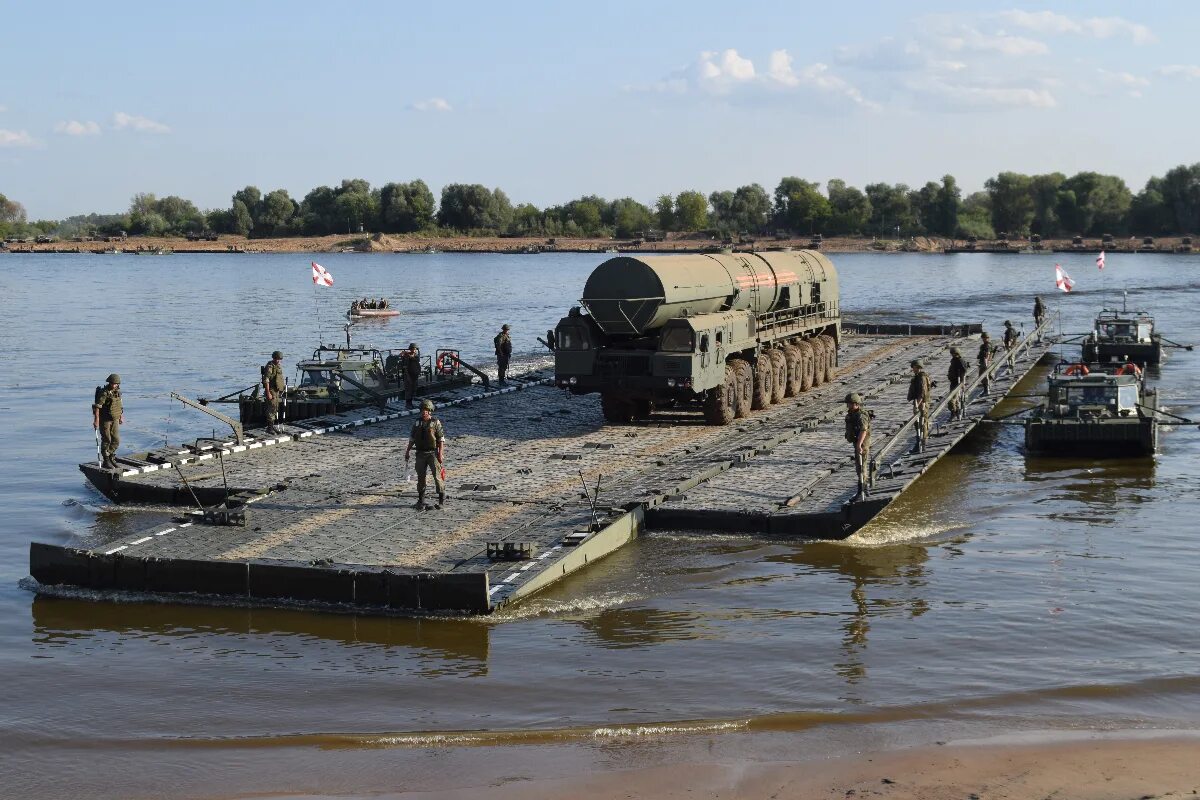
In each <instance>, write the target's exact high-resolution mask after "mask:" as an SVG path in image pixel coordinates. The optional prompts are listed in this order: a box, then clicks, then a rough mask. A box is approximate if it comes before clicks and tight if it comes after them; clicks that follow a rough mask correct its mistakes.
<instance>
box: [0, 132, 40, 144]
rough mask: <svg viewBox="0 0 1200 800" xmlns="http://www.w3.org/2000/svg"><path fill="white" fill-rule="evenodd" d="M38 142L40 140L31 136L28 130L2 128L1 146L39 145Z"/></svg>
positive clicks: (0, 133) (0, 134)
mask: <svg viewBox="0 0 1200 800" xmlns="http://www.w3.org/2000/svg"><path fill="white" fill-rule="evenodd" d="M38 144H40V142H38V140H37V139H34V138H33V137H32V136H30V135H29V132H28V131H10V130H7V129H5V128H0V147H37V145H38Z"/></svg>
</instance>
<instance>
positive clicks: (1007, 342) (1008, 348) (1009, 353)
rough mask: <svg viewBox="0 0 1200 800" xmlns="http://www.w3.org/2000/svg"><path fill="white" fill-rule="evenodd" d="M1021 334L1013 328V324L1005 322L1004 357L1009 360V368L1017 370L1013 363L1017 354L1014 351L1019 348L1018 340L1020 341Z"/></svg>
mask: <svg viewBox="0 0 1200 800" xmlns="http://www.w3.org/2000/svg"><path fill="white" fill-rule="evenodd" d="M1020 338H1021V336H1020V334H1018V333H1017V330H1016V328H1014V327H1013V326H1012V322H1010V321H1009V320H1004V355H1005V358H1007V359H1008V368H1009V369H1016V364H1015V363H1014V361H1013V358H1014V356H1015V354H1014V353H1013V350H1014V349H1015V348H1016V346H1017V340H1018V339H1020Z"/></svg>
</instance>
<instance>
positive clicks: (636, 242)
mask: <svg viewBox="0 0 1200 800" xmlns="http://www.w3.org/2000/svg"><path fill="white" fill-rule="evenodd" d="M814 245H816V246H818V247H819V248H820V249H821V250H823V251H825V252H827V253H869V252H884V253H886V252H909V253H942V252H946V251H947V250H949V251H951V252H961V251H964V250H966V251H970V250H976V251H978V252H987V253H1006V252H1011V253H1020V252H1083V253H1088V252H1099V251H1100V250H1101V249H1105V250H1107V251H1108V252H1113V253H1120V252H1154V253H1175V252H1190V251H1191V242H1190V240H1187V239H1184V238H1180V237H1172V238H1162V239H1157V240H1151V241H1150V242H1147V241H1145V240H1144V239H1141V238H1136V237H1131V238H1127V239H1119V240H1114V241H1111V242H1102V241H1101V240H1100V239H1083V240H1081V241H1072V240H1070V239H1047V240H1045V241H1042V242H1037V243H1031V242H1030V241H1029V240H1024V239H1013V240H997V241H979V242H975V243H969V242H965V241H963V240H961V239H947V238H943V237H937V236H916V237H907V238H903V237H902V238H896V239H890V238H889V239H882V238H878V237H869V236H856V237H830V238H826V239H823V240H821V241H819V242H815V241H814V239H813V238H811V237H807V236H805V237H793V238H775V237H770V238H757V239H754V238H749V237H741V238H739V239H734V240H733V241H732V242H730V241H729V240H725V241H722V240H721V239H719V238H715V237H712V238H709V237H704V236H702V235H699V234H671V235H669V236H668V237H667V238H666V239H665V240H663V241H644V240H640V239H607V238H606V239H583V238H580V239H572V238H565V237H561V236H560V237H554V238H547V237H542V236H538V237H503V236H421V235H415V234H414V235H393V234H384V233H374V234H358V235H348V236H293V237H286V238H278V239H254V238H249V237H246V236H236V235H229V234H222V235H221V236H220V237H218V238H216V239H215V240H211V241H210V240H204V241H188V240H187V239H186V238H184V237H173V236H164V237H154V236H131V237H128V238H125V239H115V237H112V238H109V239H107V240H104V239H93V240H89V241H84V240H72V241H53V242H42V243H38V242H34V241H33V240H27V241H12V242H9V243H8V244H7V249H5V248H4V247H0V253H4V252H12V253H30V252H32V253H67V254H70V253H97V254H99V253H109V252H112V253H118V252H119V253H137V254H147V255H165V254H171V253H229V252H236V253H310V254H318V253H346V252H354V253H413V254H422V253H436V252H441V253H509V254H518V253H523V254H533V253H606V252H626V253H627V252H637V253H702V252H713V251H716V250H720V249H722V248H731V249H733V250H734V251H738V252H750V251H753V250H776V249H783V248H796V249H799V248H808V247H813V246H814Z"/></svg>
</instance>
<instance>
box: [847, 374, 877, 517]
mask: <svg viewBox="0 0 1200 800" xmlns="http://www.w3.org/2000/svg"><path fill="white" fill-rule="evenodd" d="M846 441H847V442H849V443H850V444H852V445H854V471H855V473H856V474H857V475H858V492H857V493H856V494H855V495H854V499H853V500H851V501H850V502H852V503H860V502H862V501H863V500H865V499H866V497H867V495H868V494H870V493H871V487H870V483H871V481H870V461H871V415H870V413H869V412H868V411H867V410H866V409H865V408H863V407H862V395H860V394H859V393H858V392H851V393H850V394H848V395H846Z"/></svg>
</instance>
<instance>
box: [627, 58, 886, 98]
mask: <svg viewBox="0 0 1200 800" xmlns="http://www.w3.org/2000/svg"><path fill="white" fill-rule="evenodd" d="M648 88H649V89H650V90H651V91H656V92H669V93H673V94H687V93H692V92H695V93H699V94H708V95H715V96H722V97H723V96H733V95H735V94H737V95H741V94H754V93H758V94H759V95H763V94H770V93H775V94H791V93H794V92H802V91H806V90H807V91H811V92H816V93H818V94H824V95H833V96H841V97H843V98H846V99H848V100H850V101H851V102H853V103H854V104H856V105H859V106H862V107H864V108H875V107H876V106H875V104H874V103H871V102H870V101H868V100H867V99H866V98H864V97H863V95H862V92H860V91H859V90H858V89H857V88H856V87H855V86H853V85H851V84H850V83H849V82H848V81H846V80H845V79H844V78H841V77H840V76H838V75H835V74H834V73H832V72H831V71H830V68H829V66H828V65H827V64H822V63H815V64H810V65H808V66H806V67H803V68H801V69H796V68H795V67H793V66H792V57H791V55H790V54H789V53H788V51H787V50H775V51H773V52H772V53H771V54H770V55H769V56H768V59H767V69H766V72H760V71H759V70H758V68H756V67H755V66H754V62H753V61H752V60H751V59H749V58H746V57H745V56H743V55H741V54H740V53H738V51H737V50H733V49H728V50H722V51H719V52H718V51H716V50H706V51H704V52H702V53H700V55H699V57H698V58H697V59H696V61H694V62H693V63H692V64H691V65H689V66H688V67H685V68H684V69H681V70H677V71H676V72H675V73H673V74H672V75H671V76H669V77H668V78H666V79H665V80H662V81H659V82H657V83H654V84H652V85H651V86H650V87H648Z"/></svg>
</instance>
